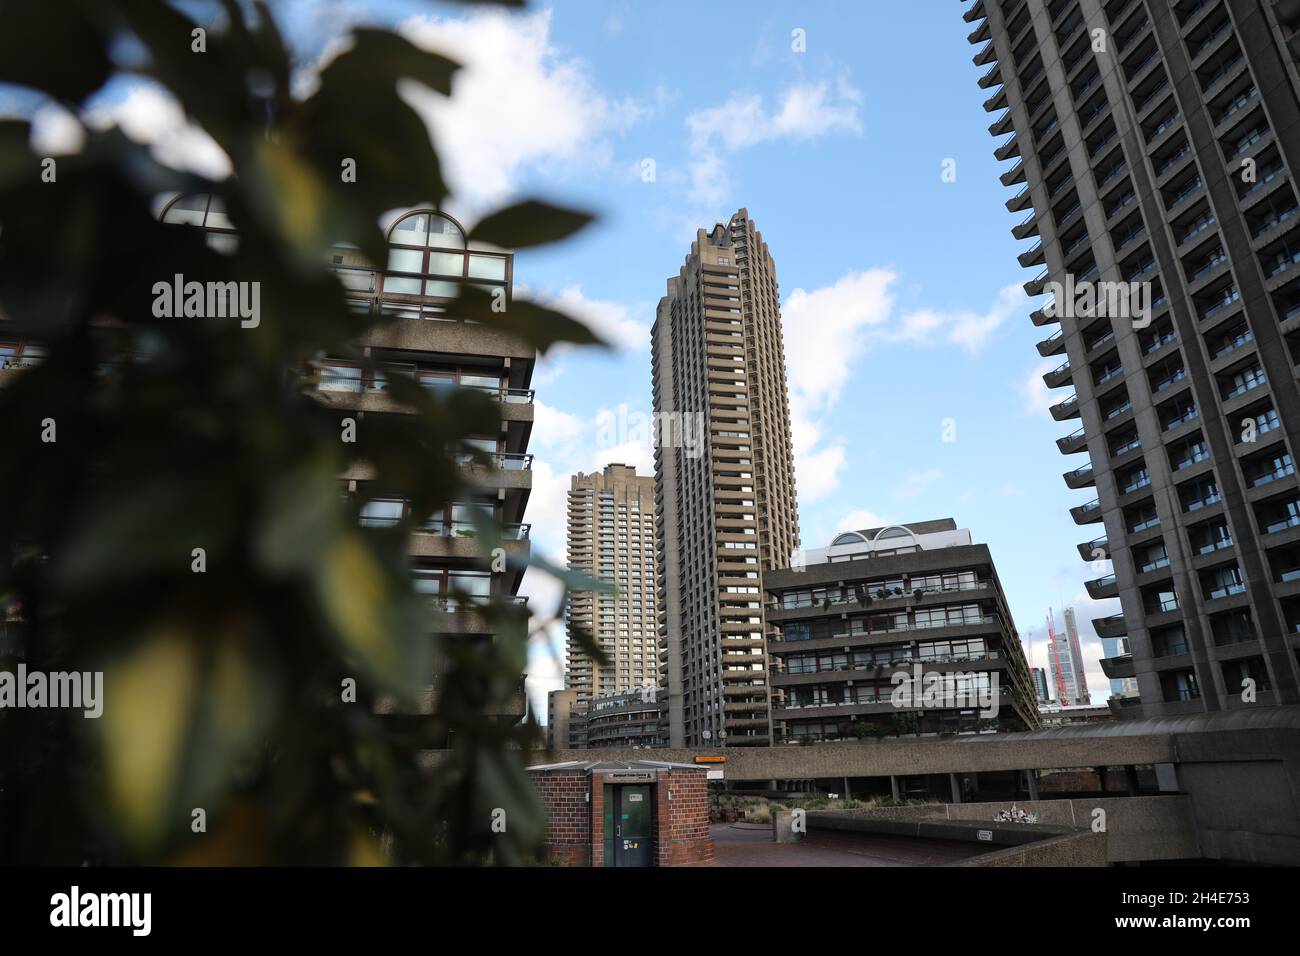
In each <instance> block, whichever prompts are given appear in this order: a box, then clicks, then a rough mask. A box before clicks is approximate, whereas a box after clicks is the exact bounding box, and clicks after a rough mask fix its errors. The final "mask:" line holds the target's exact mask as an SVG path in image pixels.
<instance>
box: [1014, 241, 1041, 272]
mask: <svg viewBox="0 0 1300 956" xmlns="http://www.w3.org/2000/svg"><path fill="white" fill-rule="evenodd" d="M1016 260H1017V261H1018V262H1019V263H1020V264H1021V265H1022V266H1024V267H1025V268H1026V269H1028V268H1030V267H1031V266H1041V265H1042V264H1043V263H1044V262H1046V261H1047V258H1046V256H1045V255H1044V253H1043V244H1042V243H1041V242H1036V243H1034V245H1033V247H1032V248H1030V249H1028V250H1026V251H1025V252H1022V253H1020V255H1018V256H1016Z"/></svg>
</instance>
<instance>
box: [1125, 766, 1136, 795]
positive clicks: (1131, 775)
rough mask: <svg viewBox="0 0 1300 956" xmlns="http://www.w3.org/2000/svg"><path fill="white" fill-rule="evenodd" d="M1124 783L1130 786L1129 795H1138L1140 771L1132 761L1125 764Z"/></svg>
mask: <svg viewBox="0 0 1300 956" xmlns="http://www.w3.org/2000/svg"><path fill="white" fill-rule="evenodd" d="M1124 783H1125V784H1126V785H1127V786H1128V795H1129V796H1130V797H1136V796H1137V793H1138V771H1137V767H1135V766H1133V765H1132V764H1131V763H1130V764H1125V765H1124Z"/></svg>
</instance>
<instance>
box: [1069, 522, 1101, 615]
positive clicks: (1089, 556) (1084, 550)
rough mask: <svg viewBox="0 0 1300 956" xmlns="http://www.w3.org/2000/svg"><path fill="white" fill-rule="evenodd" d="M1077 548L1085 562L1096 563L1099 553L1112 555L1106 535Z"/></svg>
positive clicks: (1081, 544)
mask: <svg viewBox="0 0 1300 956" xmlns="http://www.w3.org/2000/svg"><path fill="white" fill-rule="evenodd" d="M1075 547H1076V548H1078V551H1079V557H1080V558H1082V559H1083V560H1084V561H1096V560H1097V558H1098V555H1097V554H1096V552H1097V551H1101V552H1102V553H1103V554H1110V542H1109V541H1107V540H1106V536H1105V535H1102V536H1101V537H1100V538H1093V539H1092V540H1091V541H1081V542H1079V544H1077V545H1075ZM1094 623H1095V622H1094Z"/></svg>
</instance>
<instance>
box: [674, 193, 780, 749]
mask: <svg viewBox="0 0 1300 956" xmlns="http://www.w3.org/2000/svg"><path fill="white" fill-rule="evenodd" d="M651 341H652V345H651V349H652V352H651V363H652V375H653V383H654V393H653V398H654V411H655V415H656V423H657V425H658V426H659V427H658V435H657V440H656V443H655V445H656V447H655V507H656V524H657V528H658V539H657V547H658V549H659V559H658V566H657V573H658V581H659V587H658V590H659V598H660V602H661V605H660V609H659V642H660V664H661V684H662V686H663V687H664V689H665V691H666V692H667V695H668V710H669V740H670V743H671V744H672V745H673V746H690V745H701V744H706V743H713V744H724V745H725V746H745V745H751V746H752V745H764V744H767V743H769V742H770V741H771V723H770V713H769V695H770V689H769V687H768V677H767V672H768V658H767V652H766V639H765V633H764V618H763V601H762V575H763V573H764V572H766V571H767V570H770V569H772V568H777V567H783V566H785V565H787V564H789V563H791V560H792V555H793V554H794V553H795V549H796V548H797V547H798V544H799V533H798V516H797V505H796V499H795V484H794V459H793V452H792V447H791V437H790V411H789V398H788V395H787V391H786V381H785V356H784V345H783V340H782V331H781V312H780V295H779V290H778V287H777V281H776V267H775V263H774V262H773V260H772V256H771V254H770V253H769V251H768V247H767V244H766V243H765V242H764V241H763V237H762V235H761V234H760V233H759V232H758V231H757V229H755V227H754V223H753V220H751V219H750V218H749V214H748V211H747V210H745V209H741V210H739V211H738V212H736V214H735V215H733V216H732V217H731V219H730V221H729V222H727V223H725V224H723V223H718V224H717V225H715V226H714V227H713V228H712V229H711V230H704V229H701V230H699V231H698V232H697V234H696V239H695V241H694V242H693V243H692V244H691V251H690V254H689V255H688V256H687V258H686V261H685V263H684V265H683V266H682V268H681V269H680V271H679V272H678V274H677V275H676V276H674V277H672V278H670V279H669V280H668V290H667V295H665V296H664V297H663V298H662V299H661V300H660V302H659V306H658V310H657V315H656V320H655V324H654V329H653V332H652V336H651Z"/></svg>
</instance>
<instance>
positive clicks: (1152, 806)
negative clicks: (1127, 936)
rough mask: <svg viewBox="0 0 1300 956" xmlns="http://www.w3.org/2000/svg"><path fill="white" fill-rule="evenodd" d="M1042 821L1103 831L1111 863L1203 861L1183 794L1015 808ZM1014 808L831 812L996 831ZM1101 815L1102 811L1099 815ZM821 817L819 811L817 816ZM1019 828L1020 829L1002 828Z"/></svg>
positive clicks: (1079, 799) (949, 805) (1033, 802)
mask: <svg viewBox="0 0 1300 956" xmlns="http://www.w3.org/2000/svg"><path fill="white" fill-rule="evenodd" d="M1014 805H1015V806H1016V807H1018V808H1020V809H1021V810H1028V811H1029V812H1031V813H1033V814H1035V815H1036V816H1037V817H1038V825H1040V826H1042V825H1046V826H1055V827H1064V828H1068V829H1077V830H1083V831H1087V832H1091V831H1092V828H1093V826H1094V824H1095V825H1098V826H1101V827H1104V828H1105V829H1104V831H1103V832H1104V833H1105V834H1106V836H1107V837H1108V839H1107V840H1106V841H1105V842H1106V848H1107V854H1108V860H1109V862H1111V863H1136V862H1142V861H1151V860H1194V859H1199V858H1200V857H1201V849H1200V846H1199V845H1198V843H1197V839H1196V826H1195V821H1194V819H1193V811H1192V803H1191V798H1190V797H1189V796H1188V795H1187V794H1183V793H1169V794H1159V795H1150V796H1138V797H1123V796H1111V797H1103V796H1101V795H1100V794H1098V795H1097V796H1096V797H1086V798H1085V797H1076V798H1073V799H1063V800H1021V801H1016V803H1015V804H1014ZM1011 807H1012V803H1011V802H1009V801H1005V802H998V801H994V802H987V803H944V804H931V805H928V806H911V807H879V808H875V809H863V810H835V811H828V812H832V813H839V814H845V815H859V816H874V817H881V818H889V819H898V820H911V819H915V820H921V819H926V820H935V819H939V820H951V821H957V820H961V821H973V822H981V821H982V822H984V823H985V826H986V827H992V826H995V824H993V823H992V820H993V817H994V816H995V815H996V814H998V813H999V812H1000V811H1002V810H1009V809H1011ZM1097 811H1101V815H1098V813H1097ZM819 812H820V811H819ZM1000 826H1002V827H1018V826H1021V825H1020V824H1000Z"/></svg>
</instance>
